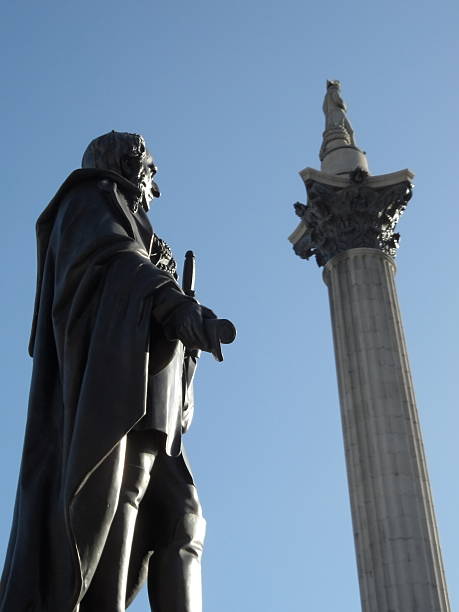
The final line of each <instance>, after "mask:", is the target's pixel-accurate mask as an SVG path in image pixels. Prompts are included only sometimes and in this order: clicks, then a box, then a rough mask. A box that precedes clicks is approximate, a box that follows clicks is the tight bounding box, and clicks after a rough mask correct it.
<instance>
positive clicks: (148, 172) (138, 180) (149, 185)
mask: <svg viewBox="0 0 459 612" xmlns="http://www.w3.org/2000/svg"><path fill="white" fill-rule="evenodd" d="M122 168H123V175H124V176H125V177H126V178H127V179H129V180H130V181H131V182H132V183H134V184H136V185H137V186H138V187H139V189H140V190H141V191H142V205H143V207H144V208H145V210H148V209H149V208H150V202H151V201H152V200H153V198H159V196H160V192H159V189H158V185H157V184H156V183H155V181H154V180H153V177H154V176H155V174H156V170H157V168H156V165H155V163H154V161H153V157H152V156H151V154H150V152H149V151H148V150H146V151H145V154H144V155H143V156H142V157H141V158H139V157H126V158H125V159H124V160H123V162H122Z"/></svg>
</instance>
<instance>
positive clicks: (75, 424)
mask: <svg viewBox="0 0 459 612" xmlns="http://www.w3.org/2000/svg"><path fill="white" fill-rule="evenodd" d="M135 189H136V188H135V186H134V185H132V184H131V183H129V182H128V181H126V180H125V179H123V177H121V176H119V175H117V174H115V173H112V172H105V171H98V170H95V169H83V170H77V171H75V172H74V173H73V174H71V175H70V177H69V178H68V179H67V181H66V182H65V183H64V184H63V186H62V187H61V189H60V190H59V192H58V193H57V195H56V196H55V197H54V199H53V200H52V201H51V203H50V204H49V206H48V207H47V208H46V209H45V211H44V212H43V213H42V215H41V216H40V218H39V219H38V222H37V240H38V278H37V297H36V303H35V314H34V322H33V328H32V335H31V344H30V352H31V354H32V356H33V360H34V363H33V373H32V381H31V391H30V400H29V410H28V419H27V427H26V433H25V440H24V451H23V457H22V463H21V472H20V476H19V483H18V491H17V497H16V505H15V511H14V519H13V525H12V530H11V536H10V543H9V547H8V552H7V556H6V561H5V567H4V571H3V576H2V580H1V586H0V612H73V611H74V610H75V609H76V608H77V605H78V602H79V601H80V600H81V598H82V597H83V595H84V593H85V591H86V589H87V587H88V584H89V582H90V580H91V577H92V575H93V573H94V571H95V567H96V566H97V562H98V559H99V557H100V554H101V552H102V549H103V546H104V543H105V539H106V537H107V533H108V529H109V527H110V523H111V520H112V518H113V515H114V512H115V510H116V506H117V501H118V495H119V488H120V484H121V477H122V468H123V465H122V462H121V459H120V457H121V454H120V440H122V438H123V437H124V436H125V434H126V433H127V432H128V431H129V430H131V429H132V428H133V427H134V426H135V425H136V424H137V423H138V422H139V421H140V419H142V417H143V416H144V415H145V412H146V398H147V380H148V368H149V363H150V367H153V368H154V369H155V371H159V370H162V369H163V368H164V367H165V366H167V364H168V363H171V362H172V361H173V359H174V354H175V353H176V351H177V347H178V345H180V346H182V345H181V344H180V343H177V342H169V341H167V340H166V339H165V338H164V336H163V335H162V333H161V328H160V326H159V325H155V323H154V322H152V316H151V313H152V309H154V307H155V296H158V295H159V293H161V292H163V294H164V287H165V286H166V285H168V284H171V283H172V284H173V285H174V286H175V287H176V283H175V280H174V279H173V277H172V276H171V274H169V273H168V272H166V271H164V270H160V269H158V268H157V267H156V266H155V265H153V264H152V263H151V261H150V259H149V256H148V255H149V254H148V247H146V245H145V243H144V240H143V239H142V237H141V236H140V235H139V231H138V228H137V227H136V224H135V220H134V216H133V213H132V211H131V210H130V208H129V206H128V201H129V197H130V196H131V195H132V193H133V191H135ZM158 290H160V291H159V293H158ZM141 520H142V516H141V512H140V513H139V521H141ZM128 597H129V594H128Z"/></svg>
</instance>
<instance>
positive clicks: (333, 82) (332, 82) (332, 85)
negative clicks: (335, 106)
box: [327, 81, 341, 89]
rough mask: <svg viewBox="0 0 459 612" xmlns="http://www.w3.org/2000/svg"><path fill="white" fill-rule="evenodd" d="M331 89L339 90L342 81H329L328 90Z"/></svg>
mask: <svg viewBox="0 0 459 612" xmlns="http://www.w3.org/2000/svg"><path fill="white" fill-rule="evenodd" d="M330 87H336V88H338V89H339V88H340V87H341V81H327V89H329V88H330Z"/></svg>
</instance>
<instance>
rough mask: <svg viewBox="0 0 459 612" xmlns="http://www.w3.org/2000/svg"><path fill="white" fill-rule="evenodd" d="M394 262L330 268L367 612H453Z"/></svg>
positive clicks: (363, 253)
mask: <svg viewBox="0 0 459 612" xmlns="http://www.w3.org/2000/svg"><path fill="white" fill-rule="evenodd" d="M394 273H395V264H394V261H393V259H392V257H390V256H388V255H385V254H384V253H382V252H381V251H380V250H378V249H368V248H356V249H351V250H347V251H345V252H343V253H341V254H339V255H336V256H335V257H333V258H332V259H331V260H330V261H329V262H328V263H327V264H326V266H325V270H324V280H325V282H326V284H327V286H328V289H329V297H330V307H331V316H332V325H333V337H334V344H335V356H336V368H337V373H338V384H339V395H340V401H341V415H342V423H343V435H344V444H345V452H346V462H347V472H348V480H349V491H350V498H351V507H352V518H353V526H354V537H355V546H356V553H357V565H358V572H359V582H360V589H361V599H362V609H363V610H364V611H365V612H389V611H391V612H392V611H394V612H446V611H447V610H449V604H448V598H447V593H446V584H445V578H444V572H443V567H442V562H441V556H440V548H439V543H438V534H437V529H436V524H435V517H434V511H433V505H432V499H431V493H430V486H429V480H428V475H427V469H426V463H425V458H424V450H423V445H422V440H421V432H420V429H419V419H418V414H417V409H416V403H415V398H414V391H413V384H412V380H411V375H410V368H409V363H408V356H407V351H406V345H405V340H404V336H403V328H402V322H401V318H400V310H399V306H398V300H397V294H396V289H395V283H394Z"/></svg>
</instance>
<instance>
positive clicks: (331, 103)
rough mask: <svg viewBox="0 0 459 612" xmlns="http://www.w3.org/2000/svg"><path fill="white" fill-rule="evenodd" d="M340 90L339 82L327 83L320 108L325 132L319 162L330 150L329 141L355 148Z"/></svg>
mask: <svg viewBox="0 0 459 612" xmlns="http://www.w3.org/2000/svg"><path fill="white" fill-rule="evenodd" d="M340 89H341V83H340V81H327V93H326V94H325V98H324V103H323V106H322V108H323V111H324V114H325V131H324V134H323V136H324V138H323V143H322V147H321V149H320V154H319V157H320V159H321V160H323V159H324V157H325V155H326V153H327V149H329V148H330V147H329V145H330V143H331V141H339V144H340V146H351V147H356V144H355V141H354V130H353V129H352V126H351V124H350V122H349V119H348V118H347V116H346V111H347V107H346V104H345V102H344V100H343V99H342V97H341V95H340ZM336 144H338V143H335V145H336Z"/></svg>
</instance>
